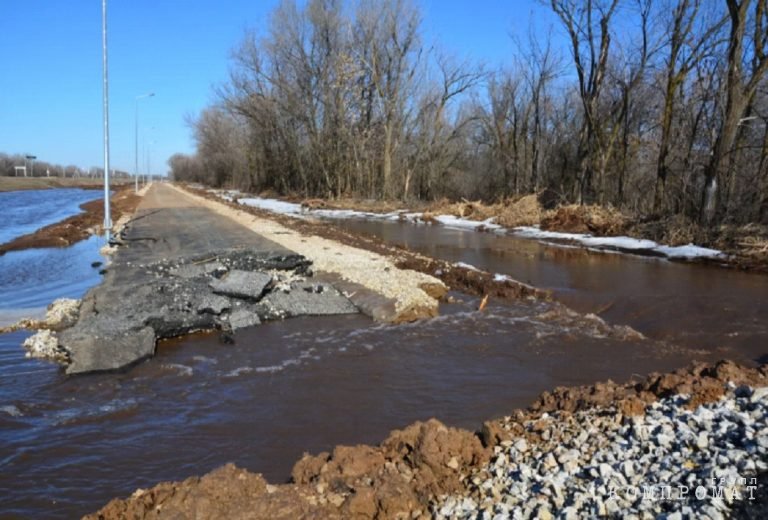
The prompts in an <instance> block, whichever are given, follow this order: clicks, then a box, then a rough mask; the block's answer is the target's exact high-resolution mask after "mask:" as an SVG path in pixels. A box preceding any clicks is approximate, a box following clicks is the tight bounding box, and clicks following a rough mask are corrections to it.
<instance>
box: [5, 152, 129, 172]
mask: <svg viewBox="0 0 768 520" xmlns="http://www.w3.org/2000/svg"><path fill="white" fill-rule="evenodd" d="M18 167H25V168H26V176H27V177H92V178H100V177H104V168H101V167H92V168H89V169H83V168H80V167H78V166H75V165H72V164H70V165H66V166H65V165H62V164H56V163H51V162H48V161H42V160H37V159H34V160H33V159H27V156H26V155H22V154H7V153H1V152H0V176H3V177H14V176H15V177H24V176H25V172H24V170H20V169H17V168H18ZM112 176H113V177H115V178H123V177H130V174H129V173H128V172H125V171H122V170H114V171H113V172H112Z"/></svg>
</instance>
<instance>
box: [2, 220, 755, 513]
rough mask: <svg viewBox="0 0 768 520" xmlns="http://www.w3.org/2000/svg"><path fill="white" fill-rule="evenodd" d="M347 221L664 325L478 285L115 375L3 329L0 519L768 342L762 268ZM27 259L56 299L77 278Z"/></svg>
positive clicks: (189, 345) (241, 336) (268, 471)
mask: <svg viewBox="0 0 768 520" xmlns="http://www.w3.org/2000/svg"><path fill="white" fill-rule="evenodd" d="M345 225H347V226H349V227H356V228H357V230H358V231H360V232H365V233H372V234H376V235H378V236H380V237H382V238H383V239H384V240H387V241H389V242H392V243H402V244H407V245H408V246H409V247H411V248H413V249H419V250H423V251H425V252H427V253H430V254H434V255H435V256H438V257H442V258H446V259H450V260H456V261H458V260H461V261H464V262H467V263H472V264H474V265H476V266H478V267H481V268H484V269H488V270H491V271H493V272H503V273H508V274H510V275H513V276H517V277H519V278H521V279H523V280H524V281H529V282H531V283H534V284H539V285H542V286H545V287H549V288H552V289H554V290H555V293H556V294H557V297H558V298H560V299H562V300H564V301H568V303H569V304H570V305H572V306H573V307H577V308H579V309H581V310H586V311H594V310H596V308H598V307H601V306H605V304H606V302H610V301H613V302H614V303H613V305H612V306H611V307H609V308H607V310H605V312H604V313H603V314H602V315H603V316H604V317H606V318H607V319H610V320H611V321H613V322H615V323H630V324H632V325H633V326H635V327H636V328H639V329H642V330H643V331H644V332H645V333H646V334H647V335H648V336H651V337H652V338H653V339H645V340H637V339H633V340H624V339H622V337H621V336H620V335H617V334H614V331H613V330H611V328H610V327H608V328H607V327H602V326H599V325H598V324H596V323H595V322H594V321H592V320H589V319H571V318H568V317H567V316H561V315H559V314H557V313H552V312H551V311H552V310H553V309H556V308H557V306H556V305H553V304H548V303H540V302H513V303H509V304H500V303H491V304H490V305H489V307H488V308H487V309H486V310H485V311H484V312H482V313H478V312H477V311H475V309H476V307H477V304H478V300H477V299H476V298H469V297H466V296H462V295H458V294H454V295H453V296H454V297H455V298H456V301H455V302H454V303H451V304H444V305H443V306H442V308H441V316H440V317H438V318H435V319H433V320H428V321H423V322H419V323H414V324H408V325H398V326H392V325H377V324H374V323H372V322H371V321H370V320H369V319H367V318H365V317H363V316H342V317H324V318H299V319H293V320H286V321H282V322H272V323H267V324H264V325H262V326H259V327H256V328H252V329H248V330H245V331H241V332H238V334H237V336H236V343H235V344H234V345H229V344H222V343H220V342H219V340H218V335H217V334H215V333H212V334H198V335H194V336H190V337H186V338H182V339H177V340H173V341H168V342H163V343H161V344H160V346H159V348H158V354H157V356H156V357H155V358H153V359H151V360H149V361H147V362H145V363H142V364H140V365H138V366H136V367H134V368H133V369H131V370H130V371H127V372H124V373H119V374H96V375H90V376H81V377H66V376H64V375H63V374H62V373H61V371H60V370H59V369H58V368H57V367H56V366H54V365H51V364H48V363H45V362H42V361H38V360H31V359H28V358H25V357H24V352H23V350H22V349H21V348H20V347H19V345H20V344H21V342H22V341H23V340H24V338H26V337H27V336H28V335H29V333H28V332H16V333H12V334H5V335H0V516H6V515H7V516H18V517H46V518H71V517H76V516H78V515H82V514H84V513H87V512H90V511H94V510H96V509H98V508H99V507H100V506H102V505H104V504H105V503H106V502H107V501H108V500H109V499H111V498H113V497H117V496H128V495H130V494H131V493H132V492H133V491H134V490H135V489H136V488H139V487H144V488H146V487H148V486H151V485H153V484H155V483H157V482H160V481H163V480H180V479H183V478H186V477H189V476H191V475H200V474H203V473H205V472H207V471H210V470H212V469H214V468H216V467H218V466H220V465H222V464H224V463H226V462H235V463H236V464H237V465H238V466H241V467H245V468H248V469H250V470H252V471H256V472H262V473H264V474H265V475H266V476H267V478H268V479H270V480H271V481H273V482H282V481H285V480H286V479H287V478H288V476H289V474H290V470H291V467H292V465H293V463H294V462H295V461H296V460H297V459H298V458H299V457H300V456H301V454H302V453H303V452H304V451H309V452H313V453H317V452H319V451H324V450H329V449H331V448H332V447H333V446H334V445H336V444H356V443H377V442H379V441H381V440H382V439H383V438H384V437H385V436H386V435H387V433H388V432H389V431H390V430H392V429H394V428H400V427H403V426H406V425H407V424H409V423H411V422H413V421H416V420H424V419H428V418H430V417H437V418H438V419H440V420H442V421H443V422H445V423H447V424H450V425H455V426H461V427H465V428H469V429H477V428H479V426H480V424H481V423H482V421H483V420H486V419H489V418H492V417H494V416H500V415H504V414H507V413H509V412H511V411H512V410H513V409H514V408H516V407H522V406H525V405H527V404H529V403H530V402H531V401H532V400H533V399H534V398H535V397H536V396H537V395H538V394H539V393H540V392H542V391H544V390H548V389H551V388H553V387H554V386H557V385H573V384H586V383H590V382H594V381H597V380H602V379H607V378H613V379H618V380H626V379H629V378H631V377H635V376H639V375H643V374H645V373H647V372H649V371H653V370H669V369H672V368H675V367H678V366H681V365H683V364H685V363H687V362H688V361H690V360H692V359H701V360H705V361H706V360H714V359H717V358H720V357H724V356H728V357H735V356H740V357H742V358H744V359H755V358H756V357H759V356H760V355H764V354H765V351H764V350H761V348H764V347H763V346H764V345H765V338H766V337H767V336H766V331H765V329H764V327H765V324H764V323H762V322H760V323H757V322H754V323H753V322H752V321H750V320H752V319H753V318H756V317H757V316H759V315H760V314H759V313H761V312H762V316H766V315H767V314H766V308H765V305H766V303H765V295H766V294H768V292H766V285H765V283H766V281H765V280H766V277H760V276H752V275H748V274H744V273H737V272H734V271H728V270H724V269H716V268H704V267H696V266H691V265H678V264H670V263H668V262H659V261H655V260H652V261H651V260H643V259H636V258H632V257H626V256H619V255H606V254H594V253H589V254H579V253H577V252H576V251H577V250H569V249H563V248H555V247H549V246H542V245H540V244H538V243H536V242H532V241H523V242H520V243H519V244H517V243H515V242H509V241H507V240H506V238H505V237H495V236H492V235H484V234H480V233H474V232H466V231H455V232H454V231H452V230H446V229H441V228H426V227H424V228H419V227H416V226H410V225H402V224H397V223H395V224H390V225H389V226H391V227H383V226H381V223H372V222H365V223H357V222H348V223H345ZM430 237H433V238H430ZM83 247H85V246H83ZM47 251H48V253H45V252H44V253H40V254H41V255H42V256H43V257H45V256H46V255H47V254H49V253H51V251H52V250H47ZM49 258H50V262H51V263H55V260H54V258H55V257H54V256H51V257H49ZM80 258H81V259H82V260H83V261H85V259H86V258H89V259H90V256H88V254H85V255H83V256H81V257H80ZM0 261H2V258H0ZM87 264H88V265H87V266H86V268H84V269H85V270H86V271H87V269H90V262H87ZM25 265H26V262H23V261H21V262H16V263H14V264H12V265H11V266H10V268H9V269H10V270H14V269H15V270H21V272H25V271H24V270H23V267H24V266H25ZM40 265H41V266H42V267H45V266H46V265H47V262H46V260H45V259H43V260H41V264H40ZM2 270H3V269H0V271H2ZM27 271H28V272H31V273H37V276H38V277H39V278H38V281H39V282H40V283H39V284H38V285H37V286H38V288H39V289H40V291H41V292H42V293H44V294H46V297H47V296H52V295H53V293H56V292H57V291H56V290H51V289H48V287H49V285H50V284H52V283H55V279H56V278H59V279H60V278H62V277H66V271H62V272H61V273H60V275H59V276H58V277H57V276H50V277H49V276H48V274H47V272H46V270H45V269H41V270H37V269H31V270H27ZM94 271H96V270H94ZM75 272H77V270H75ZM89 273H90V271H89ZM622 273H623V274H622ZM5 276H6V280H14V279H15V278H14V274H13V273H6V274H5ZM28 277H29V280H30V282H29V283H30V285H29V286H32V285H34V279H35V275H34V274H30V275H29V276H28ZM19 280H21V278H19ZM601 280H602V282H603V283H601ZM721 280H722V281H721ZM669 284H672V285H669ZM22 286H23V284H21V283H20V284H19V287H18V292H19V293H23V292H24V291H23V290H22ZM1 287H2V288H3V289H2V290H3V297H4V298H10V299H20V298H21V299H22V300H23V299H24V298H25V297H23V296H17V295H15V293H16V292H17V291H16V289H15V288H14V285H13V283H10V284H8V283H6V284H5V285H2V286H1ZM718 288H719V289H718ZM718 290H719V291H720V292H719V293H718ZM7 291H10V293H8V292H7ZM730 291H733V292H735V293H736V294H734V295H733V296H730ZM657 292H658V293H660V294H659V296H654V295H655V294H656V293H657ZM686 295H690V296H689V297H686ZM703 297H719V298H720V300H719V302H715V303H711V304H710V303H707V302H702V301H699V300H698V299H699V298H703ZM666 299H674V301H672V302H667V301H666ZM648 303H653V304H654V305H652V306H651V307H650V308H651V309H652V310H648V311H647V312H645V313H642V312H640V310H642V309H648V307H647V304H648ZM679 306H683V307H684V309H677V307H679ZM718 306H719V307H718ZM732 307H734V308H732ZM718 308H720V309H721V313H722V314H721V315H720V316H721V319H715V317H716V316H717V313H716V312H715V311H716V310H717V309H718ZM0 312H1V311H0ZM697 315H698V316H700V317H699V318H698V319H697V317H696V316H697ZM731 319H738V320H741V321H736V322H733V323H731V322H730V321H729V320H731ZM665 322H666V323H665ZM712 322H715V323H712ZM702 330H703V331H704V332H702ZM732 332H736V333H737V334H736V335H733V334H732ZM708 335H710V336H713V337H712V338H709V339H711V341H710V342H709V343H706V344H699V343H698V342H697V341H696V338H705V337H707V336H708ZM714 336H717V337H714ZM678 340H680V341H678ZM761 341H762V342H761ZM681 344H682V346H680V345H681Z"/></svg>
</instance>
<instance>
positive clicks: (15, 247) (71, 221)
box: [0, 188, 141, 255]
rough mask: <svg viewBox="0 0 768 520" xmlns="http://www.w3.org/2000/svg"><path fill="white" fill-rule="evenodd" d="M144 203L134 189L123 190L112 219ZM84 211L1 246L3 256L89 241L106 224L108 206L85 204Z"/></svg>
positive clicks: (114, 198) (114, 200)
mask: <svg viewBox="0 0 768 520" xmlns="http://www.w3.org/2000/svg"><path fill="white" fill-rule="evenodd" d="M94 196H96V194H95V193H94ZM140 201H141V197H140V196H138V195H136V194H135V193H134V191H133V189H132V188H123V189H121V190H120V191H118V192H117V193H116V194H115V195H113V196H112V198H111V207H112V219H113V220H114V221H115V222H117V221H118V220H119V219H120V218H122V217H123V216H124V215H130V214H132V213H133V212H134V211H135V210H136V207H137V206H138V204H139V202H140ZM80 208H81V209H82V210H83V213H80V214H78V215H74V216H72V217H69V218H67V219H65V220H63V221H61V222H57V223H55V224H51V225H50V226H46V227H44V228H41V229H38V230H37V231H35V232H34V233H30V234H29V235H24V236H21V237H18V238H16V239H14V240H12V241H10V242H7V243H5V244H0V255H4V254H5V253H7V252H9V251H21V250H24V249H31V248H43V247H68V246H71V245H72V244H74V243H76V242H79V241H81V240H85V239H86V238H88V237H89V236H91V235H92V234H94V233H95V232H97V231H98V230H99V229H101V226H102V223H103V222H104V202H103V201H102V200H101V199H97V200H93V201H91V202H86V203H85V204H82V205H81V206H80Z"/></svg>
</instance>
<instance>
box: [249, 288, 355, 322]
mask: <svg viewBox="0 0 768 520" xmlns="http://www.w3.org/2000/svg"><path fill="white" fill-rule="evenodd" d="M260 306H262V307H263V308H264V309H265V310H268V311H269V313H270V314H276V315H281V316H284V317H288V318H290V317H294V316H326V315H333V314H355V313H357V312H358V310H357V307H355V306H354V305H353V304H352V302H350V301H349V300H348V299H347V298H346V297H345V296H344V295H342V294H341V293H340V292H339V291H337V290H336V289H334V288H333V286H332V285H329V284H326V283H311V282H299V283H293V284H291V291H290V292H284V291H275V292H273V293H270V294H268V295H267V296H265V297H264V299H263V300H262V301H261V302H260Z"/></svg>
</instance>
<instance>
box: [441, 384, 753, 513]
mask: <svg viewBox="0 0 768 520" xmlns="http://www.w3.org/2000/svg"><path fill="white" fill-rule="evenodd" d="M687 400H688V397H687V396H684V395H680V396H675V397H672V398H668V399H663V400H660V401H658V402H655V403H653V404H651V405H649V406H648V407H647V409H646V414H645V415H644V416H637V417H623V416H622V415H621V413H619V412H618V411H617V410H615V409H608V410H603V412H602V413H601V412H599V411H595V410H590V411H584V412H577V413H575V414H573V415H568V414H563V415H557V416H548V415H546V414H544V416H542V420H541V421H537V422H534V421H529V422H528V423H526V424H525V426H526V429H527V431H529V432H532V431H534V430H536V431H537V434H536V435H537V437H538V436H541V438H542V439H543V440H541V441H537V442H535V443H530V442H527V441H525V440H524V439H522V438H519V439H517V440H514V441H505V442H503V443H502V445H501V446H497V447H496V448H495V451H494V456H493V458H492V459H491V462H490V463H489V464H488V465H487V466H486V467H485V468H483V469H482V470H481V471H480V472H478V473H477V474H474V475H470V476H468V477H467V483H468V489H467V493H466V495H465V496H443V497H441V498H440V500H439V501H438V502H436V503H435V504H433V513H434V516H435V517H436V518H438V519H447V518H451V519H458V518H461V519H470V518H471V519H501V518H534V517H537V518H554V517H556V518H565V519H577V518H584V517H596V516H606V515H607V516H620V517H622V518H658V517H662V518H664V517H666V518H667V519H682V518H706V517H709V518H711V519H719V518H725V517H727V516H728V513H729V511H730V507H731V504H733V503H734V502H735V501H738V500H749V499H750V497H751V496H754V491H755V489H756V488H755V487H754V486H756V485H757V482H756V479H755V474H756V473H758V472H761V471H765V470H766V469H768V464H766V462H767V461H768V387H763V388H755V389H752V388H749V387H739V388H731V389H730V391H729V392H728V393H727V395H726V396H725V397H723V398H722V399H721V400H719V401H716V402H713V403H709V404H706V405H702V406H699V407H698V408H697V409H696V410H694V411H691V410H688V409H687V408H686V407H685V404H686V402H687ZM504 421H505V427H506V428H507V429H509V428H510V421H511V419H510V418H507V419H505V420H504Z"/></svg>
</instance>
